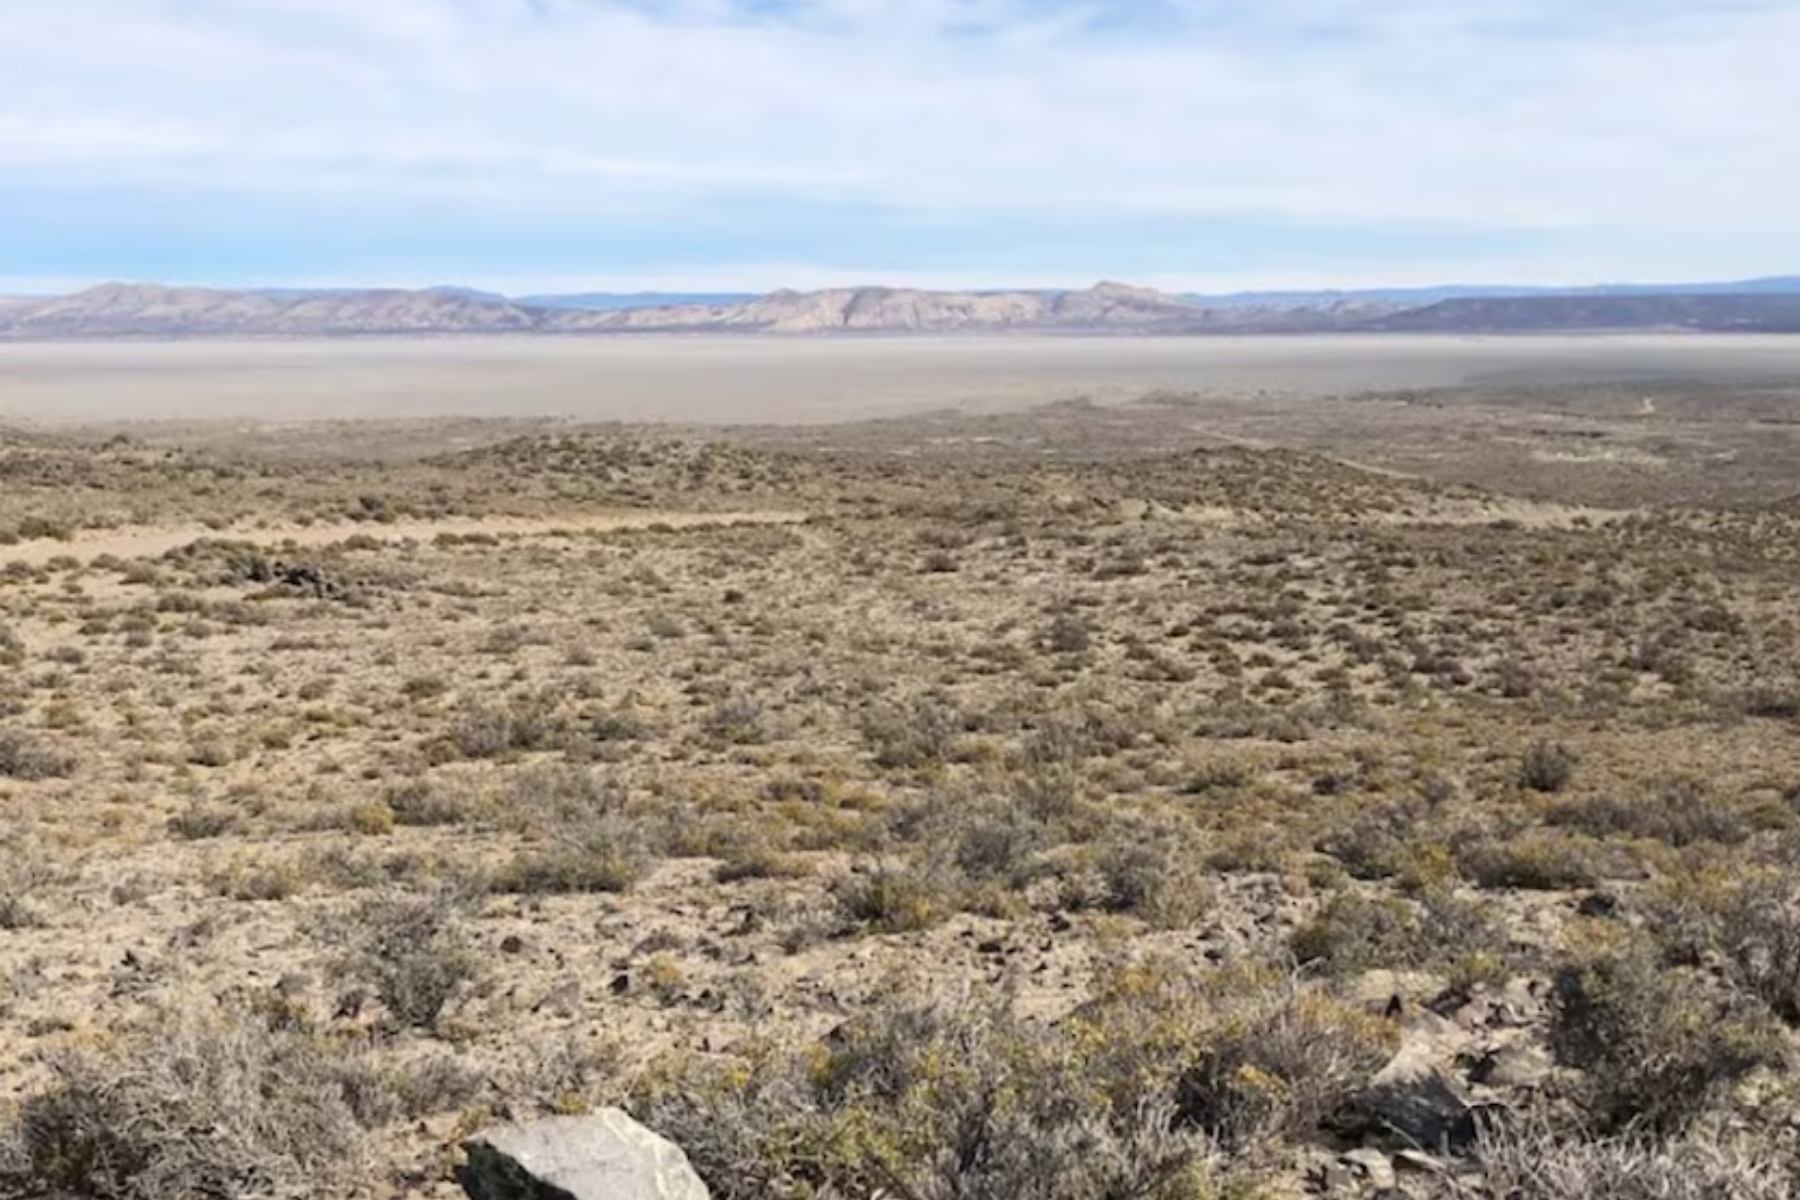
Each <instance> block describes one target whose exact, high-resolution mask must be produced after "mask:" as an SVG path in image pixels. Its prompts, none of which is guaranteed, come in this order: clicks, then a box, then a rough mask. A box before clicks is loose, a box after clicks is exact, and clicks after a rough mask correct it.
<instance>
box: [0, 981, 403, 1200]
mask: <svg viewBox="0 0 1800 1200" xmlns="http://www.w3.org/2000/svg"><path fill="white" fill-rule="evenodd" d="M46 1065H47V1067H48V1069H49V1078H48V1080H47V1082H45V1083H44V1084H43V1085H42V1086H41V1087H39V1088H38V1089H37V1090H36V1091H35V1092H33V1093H31V1094H30V1095H28V1096H26V1097H25V1098H24V1099H23V1100H22V1101H21V1102H20V1103H19V1104H18V1105H17V1107H16V1111H14V1112H13V1113H11V1114H10V1116H9V1120H8V1128H7V1130H6V1137H5V1140H6V1141H7V1142H9V1143H10V1144H11V1148H12V1154H11V1155H10V1156H9V1157H12V1158H14V1159H15V1160H16V1163H15V1164H14V1165H13V1167H12V1172H13V1173H14V1174H15V1176H16V1178H15V1179H14V1180H13V1181H12V1182H13V1184H15V1185H16V1186H17V1187H18V1189H19V1191H20V1193H21V1194H23V1195H37V1196H42V1195H69V1196H85V1197H93V1198H96V1200H191V1198H193V1197H227V1196H230V1197H237V1196H256V1197H268V1198H282V1197H295V1198H298V1197H306V1196H316V1195H319V1194H321V1193H322V1192H326V1191H330V1190H332V1189H333V1188H334V1187H335V1186H337V1185H345V1184H349V1183H352V1182H354V1181H355V1179H356V1177H357V1175H358V1173H359V1171H360V1170H361V1168H362V1167H363V1165H364V1161H365V1160H364V1157H363V1136H364V1132H365V1130H366V1129H367V1128H369V1127H371V1126H375V1125H378V1124H381V1123H383V1122H385V1121H387V1120H388V1119H390V1118H391V1117H392V1116H394V1115H395V1109H394V1106H393V1100H392V1098H391V1097H390V1096H389V1095H388V1094H387V1091H386V1089H385V1087H384V1086H383V1084H382V1083H381V1082H380V1079H379V1077H378V1076H377V1074H376V1073H375V1072H374V1070H373V1069H372V1068H371V1066H370V1065H369V1063H368V1062H367V1061H366V1060H365V1059H364V1058H363V1057H362V1056H360V1055H358V1054H355V1053H353V1052H351V1051H349V1050H347V1049H345V1048H344V1047H343V1046H342V1045H341V1044H339V1043H335V1042H329V1041H326V1040H324V1039H322V1038H319V1037H317V1036H315V1035H312V1034H310V1033H307V1032H304V1031H300V1030H295V1029H289V1028H281V1029H272V1028H271V1027H270V1026H269V1025H268V1024H267V1023H264V1022H262V1021H259V1020H257V1019H255V1018H252V1017H250V1016H248V1015H246V1014H243V1013H239V1012H234V1011H230V1010H207V1009H199V1010H196V1009H194V1008H192V1007H184V1008H181V1009H168V1010H159V1011H157V1012H155V1013H154V1014H152V1016H151V1018H150V1020H149V1021H148V1022H147V1024H146V1025H145V1026H144V1027H143V1028H141V1029H138V1030H136V1031H134V1033H133V1035H132V1036H130V1037H128V1038H126V1039H125V1040H123V1041H120V1042H118V1043H107V1044H102V1045H100V1046H98V1047H83V1048H79V1049H67V1050H63V1051H59V1052H56V1053H53V1054H52V1055H50V1056H49V1058H48V1060H47V1063H46ZM5 1190H6V1188H5V1186H4V1181H0V1192H4V1191H5Z"/></svg>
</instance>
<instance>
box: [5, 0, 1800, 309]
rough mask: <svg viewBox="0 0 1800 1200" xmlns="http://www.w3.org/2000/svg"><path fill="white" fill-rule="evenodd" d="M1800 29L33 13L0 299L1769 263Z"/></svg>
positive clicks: (703, 10)
mask: <svg viewBox="0 0 1800 1200" xmlns="http://www.w3.org/2000/svg"><path fill="white" fill-rule="evenodd" d="M1795 45H1800V4H1796V3H1794V2H1793V0H1717V2H1715V3H1713V4H1710V5H1707V6H1705V8H1704V9H1696V8H1694V7H1693V6H1690V5H1678V4H1675V3H1673V2H1671V0H1632V2H1630V3H1627V2H1626V0H1585V2H1582V3H1576V4H1569V3H1567V2H1566V0H1470V2H1467V3H1459V4H1457V5H1455V6H1454V7H1453V10H1452V9H1451V7H1450V6H1443V5H1438V4H1433V3H1430V2H1429V0H1267V2H1266V3H1264V4H1261V5H1257V6H1255V7H1254V9H1253V10H1250V9H1249V8H1248V6H1244V5H1241V4H1230V3H1226V2H1225V0H1133V2H1131V3H1105V2H1101V0H904V2H901V0H885V2H884V0H382V3H380V4H369V3H366V2H361V0H131V2H127V0H59V3H58V4H56V5H54V6H50V5H23V4H19V5H12V6H8V8H7V10H4V11H0V70H3V71H4V72H5V75H6V78H7V79H8V82H9V85H10V88H11V92H10V103H9V105H8V108H7V111H6V112H5V113H4V114H0V294H20V293H39V294H41V293H46V292H63V291H70V290H75V289H77V288H79V287H82V286H85V285H89V284H93V283H99V282H103V281H108V280H115V279H124V280H156V281H160V282H168V283H188V284H200V285H211V286H226V287H230V286H276V285H280V286H354V285H383V286H429V285H443V284H452V285H466V286H471V287H479V288H486V289H491V290H494V291H499V292H504V293H507V294H512V295H519V294H526V293H533V292H571V291H601V290H607V291H637V290H660V291H731V292H738V291H741V292H766V291H770V290H773V289H776V288H783V287H788V288H796V289H808V288H815V287H824V286H837V285H855V284H891V285H898V286H924V287H946V288H974V287H981V288H999V287H1085V286H1088V285H1091V284H1092V283H1094V282H1095V281H1096V280H1099V279H1118V280H1122V281H1125V282H1130V283H1134V284H1142V285H1145V286H1153V287H1160V288H1163V289H1165V290H1169V291H1201V292H1227V291H1234V290H1240V289H1264V288H1269V289H1273V288H1296V289H1309V288H1327V287H1350V286H1389V287H1391V286H1408V285H1440V284H1448V283H1506V284H1550V283H1554V284H1594V283H1601V282H1610V281H1631V282H1648V283H1658V282H1690V281H1701V280H1719V279H1735V278H1750V277H1757V276H1765V275H1773V274H1780V273H1782V272H1783V271H1784V270H1790V269H1792V266H1793V264H1796V263H1800V226H1796V225H1795V224H1794V222H1793V220H1792V216H1791V214H1792V212H1793V211H1795V209H1796V207H1797V206H1800V160H1796V159H1795V157H1794V156H1793V155H1792V153H1791V148H1792V133H1791V114H1792V113H1793V112H1794V111H1797V110H1800V73H1797V72H1794V71H1793V70H1792V69H1791V65H1790V61H1789V60H1790V59H1791V48H1792V47H1793V46H1795Z"/></svg>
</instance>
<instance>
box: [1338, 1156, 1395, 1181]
mask: <svg viewBox="0 0 1800 1200" xmlns="http://www.w3.org/2000/svg"><path fill="white" fill-rule="evenodd" d="M1338 1161H1339V1162H1341V1163H1343V1164H1344V1165H1345V1166H1346V1167H1348V1168H1350V1170H1351V1171H1352V1172H1353V1173H1354V1174H1355V1175H1356V1176H1357V1177H1358V1178H1359V1179H1360V1180H1362V1182H1363V1184H1364V1185H1365V1186H1368V1187H1373V1188H1391V1187H1393V1186H1394V1184H1395V1182H1396V1180H1395V1177H1394V1164H1393V1163H1391V1162H1389V1161H1388V1156H1387V1155H1385V1154H1383V1153H1382V1152H1381V1151H1379V1150H1367V1149H1364V1150H1350V1151H1347V1152H1345V1153H1343V1154H1340V1155H1339V1156H1338Z"/></svg>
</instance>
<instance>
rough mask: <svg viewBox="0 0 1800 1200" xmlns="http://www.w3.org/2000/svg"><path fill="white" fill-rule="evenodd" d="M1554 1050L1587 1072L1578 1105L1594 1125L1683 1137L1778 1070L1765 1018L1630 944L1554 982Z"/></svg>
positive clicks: (1642, 945)
mask: <svg viewBox="0 0 1800 1200" xmlns="http://www.w3.org/2000/svg"><path fill="white" fill-rule="evenodd" d="M1554 1001H1555V1002H1554V1005H1553V1009H1552V1022H1551V1029H1550V1045H1551V1049H1552V1050H1553V1051H1554V1052H1555V1054H1556V1057H1557V1059H1558V1060H1559V1061H1560V1062H1562V1063H1563V1064H1564V1065H1565V1066H1570V1067H1574V1068H1576V1069H1578V1070H1580V1071H1582V1072H1583V1073H1584V1074H1583V1079H1582V1083H1581V1085H1580V1087H1579V1089H1578V1094H1579V1099H1580V1101H1581V1103H1582V1105H1583V1107H1584V1108H1585V1109H1586V1111H1587V1114H1588V1117H1589V1119H1590V1120H1591V1121H1592V1122H1593V1123H1594V1125H1595V1127H1596V1128H1597V1129H1599V1130H1600V1131H1602V1132H1605V1133H1620V1132H1625V1131H1635V1132H1645V1133H1655V1134H1659V1135H1669V1134H1674V1133H1679V1132H1680V1131H1682V1130H1683V1129H1685V1128H1686V1127H1687V1126H1688V1125H1690V1124H1691V1123H1692V1122H1693V1121H1694V1120H1695V1118H1697V1117H1698V1116H1700V1115H1701V1114H1702V1113H1704V1112H1705V1111H1707V1109H1708V1108H1710V1107H1711V1106H1712V1105H1713V1104H1714V1103H1715V1102H1716V1101H1717V1100H1718V1099H1719V1098H1720V1097H1721V1096H1722V1095H1723V1094H1724V1093H1725V1092H1726V1090H1727V1089H1728V1088H1729V1087H1730V1086H1731V1085H1732V1084H1734V1083H1735V1082H1737V1081H1738V1080H1739V1079H1742V1078H1743V1077H1744V1076H1745V1075H1748V1074H1749V1073H1750V1072H1751V1071H1753V1070H1755V1069H1756V1068H1758V1067H1762V1066H1769V1065H1774V1064H1776V1063H1779V1062H1780V1061H1781V1060H1782V1056H1783V1045H1784V1043H1783V1041H1782V1038H1781V1034H1780V1030H1779V1027H1778V1026H1777V1025H1776V1023H1775V1022H1774V1020H1773V1019H1772V1018H1771V1017H1770V1016H1769V1014H1768V1011H1767V1010H1766V1009H1764V1008H1763V1007H1762V1006H1761V1005H1759V1004H1756V1003H1755V1002H1754V1001H1748V1000H1746V999H1745V998H1743V997H1741V996H1739V995H1737V994H1735V993H1732V992H1730V991H1728V990H1726V989H1722V988H1719V987H1718V986H1717V985H1716V984H1714V983H1712V982H1711V981H1709V980H1706V979H1705V978H1704V977H1701V976H1699V975H1697V974H1695V973H1692V972H1690V971H1687V970H1685V969H1679V968H1677V969H1671V968H1669V967H1668V966H1667V965H1666V964H1665V963H1664V962H1663V961H1662V959H1661V958H1660V957H1659V956H1658V955H1657V953H1656V952H1655V947H1654V946H1653V945H1652V944H1651V943H1650V942H1649V941H1648V939H1643V938H1639V937H1636V936H1631V937H1629V938H1627V939H1626V940H1625V941H1623V942H1622V943H1621V944H1619V945H1617V946H1613V947H1605V948H1602V949H1601V950H1600V951H1599V952H1597V953H1595V954H1592V955H1590V956H1589V957H1588V958H1587V960H1586V961H1582V962H1576V963H1571V964H1569V965H1567V966H1565V967H1563V968H1562V969H1561V970H1560V971H1559V972H1558V973H1557V976H1556V980H1555V997H1554Z"/></svg>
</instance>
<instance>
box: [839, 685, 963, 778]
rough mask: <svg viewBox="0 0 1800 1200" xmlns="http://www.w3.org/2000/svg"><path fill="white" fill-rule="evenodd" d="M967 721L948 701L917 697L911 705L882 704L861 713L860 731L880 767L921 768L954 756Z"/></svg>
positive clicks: (931, 697) (907, 769)
mask: <svg viewBox="0 0 1800 1200" xmlns="http://www.w3.org/2000/svg"><path fill="white" fill-rule="evenodd" d="M966 724H967V721H966V718H965V717H964V716H963V714H962V713H961V712H960V711H958V710H957V709H956V708H955V707H954V706H953V705H952V704H950V703H949V702H948V701H946V700H943V699H940V698H937V697H933V696H920V697H917V698H916V699H914V700H913V701H912V703H911V704H909V705H905V706H901V705H882V706H879V707H876V708H873V709H871V710H869V711H868V712H866V713H865V714H864V715H863V721H862V732H863V737H864V739H865V740H866V741H867V742H868V744H869V748H870V749H871V750H873V751H874V754H875V765H876V766H878V767H881V768H883V769H884V770H895V771H922V770H930V769H933V768H937V767H942V766H944V765H945V764H947V763H949V762H950V761H951V760H952V759H953V758H955V756H956V753H957V750H958V748H959V747H960V745H961V743H962V737H963V733H964V730H965V727H966Z"/></svg>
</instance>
